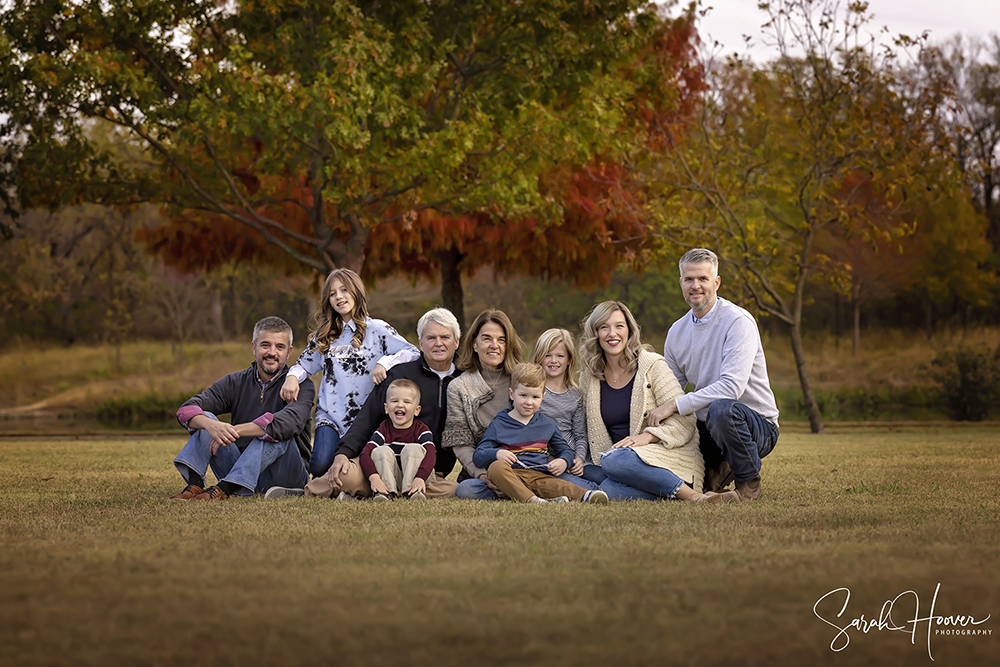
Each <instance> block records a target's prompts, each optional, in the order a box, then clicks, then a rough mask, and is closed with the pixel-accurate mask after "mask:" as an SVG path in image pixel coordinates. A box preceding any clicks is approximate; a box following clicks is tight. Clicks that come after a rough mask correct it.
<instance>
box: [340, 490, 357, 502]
mask: <svg viewBox="0 0 1000 667" xmlns="http://www.w3.org/2000/svg"><path fill="white" fill-rule="evenodd" d="M337 500H341V501H343V500H354V496H352V495H351V494H349V493H348V492H347V491H341V492H340V495H339V496H337Z"/></svg>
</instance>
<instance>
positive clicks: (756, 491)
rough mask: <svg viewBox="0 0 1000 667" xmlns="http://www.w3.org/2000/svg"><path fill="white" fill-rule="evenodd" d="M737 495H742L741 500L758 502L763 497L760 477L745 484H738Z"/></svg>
mask: <svg viewBox="0 0 1000 667" xmlns="http://www.w3.org/2000/svg"><path fill="white" fill-rule="evenodd" d="M736 493H738V494H740V500H758V499H760V497H761V496H762V495H763V491H762V490H761V488H760V477H759V476H758V477H754V478H753V479H749V480H747V481H745V482H736Z"/></svg>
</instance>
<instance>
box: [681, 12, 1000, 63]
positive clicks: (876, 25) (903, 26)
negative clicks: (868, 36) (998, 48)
mask: <svg viewBox="0 0 1000 667" xmlns="http://www.w3.org/2000/svg"><path fill="white" fill-rule="evenodd" d="M702 3H703V5H704V6H706V7H711V8H712V9H711V11H709V12H708V14H707V15H706V16H705V18H703V19H702V21H701V26H700V29H699V31H700V33H701V34H702V36H703V39H704V36H705V35H706V34H707V35H710V36H711V37H712V39H714V40H716V41H718V42H721V43H722V44H723V46H724V48H723V51H722V52H723V53H732V52H733V51H736V52H738V53H745V47H744V43H743V37H742V35H750V36H752V37H753V42H754V43H755V44H756V46H755V47H754V48H752V49H751V51H750V54H751V56H752V57H753V59H754V60H755V61H760V60H769V59H771V58H772V57H773V55H774V49H773V48H768V47H766V46H765V45H764V44H763V43H762V39H763V37H764V35H763V34H762V32H761V28H760V26H761V24H763V23H764V22H766V20H767V19H766V16H767V15H766V14H765V13H764V12H763V11H761V10H759V9H757V0H702ZM683 4H686V2H685V3H683ZM840 5H841V7H845V6H846V5H847V0H841V1H840ZM868 9H869V12H870V13H872V14H873V15H874V19H873V20H872V22H871V23H869V24H868V28H869V29H870V30H871V32H873V33H874V32H878V31H880V30H881V28H882V27H883V26H885V27H887V28H888V29H889V31H890V34H892V35H897V34H900V33H902V34H907V35H911V36H919V35H920V34H922V33H923V32H924V31H925V30H929V31H930V40H931V42H935V43H936V42H942V41H945V40H947V39H948V38H950V37H951V36H952V35H954V34H955V33H962V34H963V35H966V36H972V35H979V36H982V37H985V36H987V35H988V34H989V33H996V34H998V35H1000V0H869V3H868ZM675 11H676V10H675Z"/></svg>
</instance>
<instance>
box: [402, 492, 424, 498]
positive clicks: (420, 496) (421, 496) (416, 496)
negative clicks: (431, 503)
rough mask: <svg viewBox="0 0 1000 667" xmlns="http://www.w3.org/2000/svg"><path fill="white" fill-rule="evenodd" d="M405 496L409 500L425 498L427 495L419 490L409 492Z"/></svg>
mask: <svg viewBox="0 0 1000 667" xmlns="http://www.w3.org/2000/svg"><path fill="white" fill-rule="evenodd" d="M406 497H407V498H409V499H410V500H427V496H425V495H424V494H422V493H420V492H419V491H417V492H416V493H411V494H410V495H408V496H406Z"/></svg>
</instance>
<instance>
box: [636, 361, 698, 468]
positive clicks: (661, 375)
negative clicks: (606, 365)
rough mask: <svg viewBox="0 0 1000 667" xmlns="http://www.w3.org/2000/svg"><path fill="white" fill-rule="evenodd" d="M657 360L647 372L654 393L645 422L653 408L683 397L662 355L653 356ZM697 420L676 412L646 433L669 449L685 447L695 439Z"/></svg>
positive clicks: (648, 427) (689, 415)
mask: <svg viewBox="0 0 1000 667" xmlns="http://www.w3.org/2000/svg"><path fill="white" fill-rule="evenodd" d="M650 354H651V355H652V353H650ZM652 356H655V357H656V359H655V360H654V361H653V362H652V363H651V364H650V366H649V368H648V370H647V371H646V383H647V387H648V388H649V389H650V390H651V391H652V399H653V400H652V405H650V404H649V401H647V402H646V403H647V404H646V406H645V409H644V410H643V413H644V415H645V416H644V417H643V422H645V419H646V417H647V416H648V415H649V412H650V411H651V410H652V409H653V408H658V407H659V406H661V405H663V404H664V403H666V402H668V401H671V400H674V399H676V398H677V397H678V396H683V395H684V392H683V391H681V386H680V384H678V382H677V378H676V377H675V376H674V373H673V371H671V370H670V367H669V366H667V363H666V362H665V361H664V360H663V357H661V356H660V355H658V354H657V355H652ZM697 423H698V422H697V418H696V417H695V415H694V413H691V414H688V415H680V414H677V413H676V412H675V413H674V414H672V415H670V417H668V418H667V420H666V422H664V423H663V424H661V425H659V426H647V427H645V428H644V429H643V431H644V432H646V433H649V434H651V435H653V436H655V437H656V439H657V440H659V441H660V442H661V443H662V444H663V446H665V447H666V448H667V449H672V448H675V447H683V446H685V445H686V444H687V443H688V442H689V441H690V440H691V438H693V437H694V434H695V431H696V430H697Z"/></svg>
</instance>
